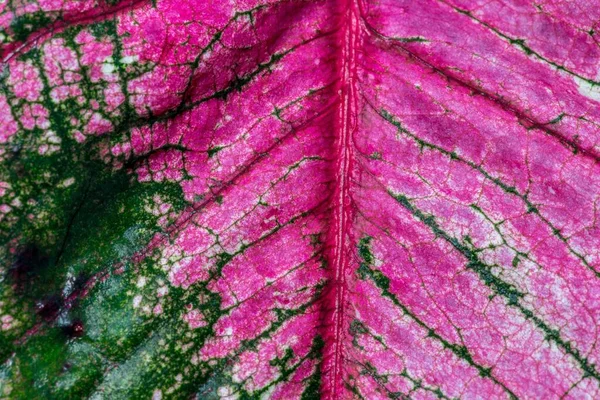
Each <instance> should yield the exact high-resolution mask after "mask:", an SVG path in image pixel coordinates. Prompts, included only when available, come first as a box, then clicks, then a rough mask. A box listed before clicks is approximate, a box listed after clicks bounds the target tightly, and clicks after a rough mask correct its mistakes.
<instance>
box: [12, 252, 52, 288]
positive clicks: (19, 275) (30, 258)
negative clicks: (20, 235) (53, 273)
mask: <svg viewBox="0 0 600 400" xmlns="http://www.w3.org/2000/svg"><path fill="white" fill-rule="evenodd" d="M47 266H48V257H47V256H46V255H44V254H42V252H41V251H40V249H39V248H38V247H37V246H34V245H30V246H26V247H25V248H23V250H21V251H20V252H19V253H18V254H17V257H16V259H15V261H14V263H13V265H12V266H11V267H10V268H9V270H8V277H9V278H10V279H11V280H12V281H13V283H14V284H15V285H16V286H17V289H19V290H22V289H24V288H25V287H26V286H28V285H29V284H30V283H31V282H32V280H33V279H34V278H35V276H36V275H38V274H39V273H40V272H41V271H43V270H44V269H46V267H47Z"/></svg>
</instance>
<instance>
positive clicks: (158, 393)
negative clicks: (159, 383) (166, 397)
mask: <svg viewBox="0 0 600 400" xmlns="http://www.w3.org/2000/svg"><path fill="white" fill-rule="evenodd" d="M161 399H162V390H160V389H156V390H155V391H154V393H152V400H161Z"/></svg>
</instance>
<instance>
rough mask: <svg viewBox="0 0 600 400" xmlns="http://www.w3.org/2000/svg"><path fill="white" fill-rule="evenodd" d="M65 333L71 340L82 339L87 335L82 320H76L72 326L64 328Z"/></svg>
mask: <svg viewBox="0 0 600 400" xmlns="http://www.w3.org/2000/svg"><path fill="white" fill-rule="evenodd" d="M63 332H64V334H65V335H66V336H67V337H68V338H71V339H72V338H78V337H82V336H83V334H84V333H85V329H84V326H83V322H81V321H80V320H75V321H73V322H72V323H71V325H67V326H64V327H63Z"/></svg>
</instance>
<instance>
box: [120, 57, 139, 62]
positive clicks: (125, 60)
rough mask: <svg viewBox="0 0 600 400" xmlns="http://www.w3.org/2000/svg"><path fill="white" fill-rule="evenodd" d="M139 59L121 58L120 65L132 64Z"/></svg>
mask: <svg viewBox="0 0 600 400" xmlns="http://www.w3.org/2000/svg"><path fill="white" fill-rule="evenodd" d="M138 59H139V57H138V56H125V57H123V58H121V64H133V63H134V62H136V61H137V60H138Z"/></svg>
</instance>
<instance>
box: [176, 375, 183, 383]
mask: <svg viewBox="0 0 600 400" xmlns="http://www.w3.org/2000/svg"><path fill="white" fill-rule="evenodd" d="M175 380H176V381H177V382H181V381H182V380H183V375H181V374H178V375H177V376H176V377H175Z"/></svg>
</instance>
